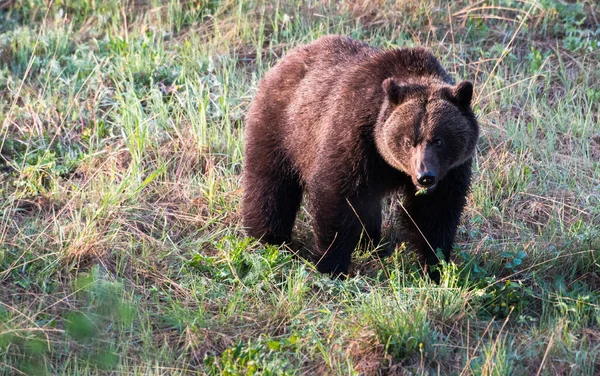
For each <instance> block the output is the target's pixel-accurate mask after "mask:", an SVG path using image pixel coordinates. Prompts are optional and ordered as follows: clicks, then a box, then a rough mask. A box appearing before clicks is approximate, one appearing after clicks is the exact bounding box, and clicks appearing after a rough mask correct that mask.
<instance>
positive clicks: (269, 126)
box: [242, 36, 479, 278]
mask: <svg viewBox="0 0 600 376" xmlns="http://www.w3.org/2000/svg"><path fill="white" fill-rule="evenodd" d="M472 95H473V86H472V84H471V83H470V82H467V81H463V82H461V83H459V84H458V85H454V83H453V81H452V79H451V78H450V76H449V75H448V73H446V71H445V70H444V69H443V68H442V66H441V65H440V63H439V61H438V60H437V59H436V58H435V57H434V56H433V55H432V54H431V53H430V52H429V51H428V50H426V49H424V48H399V49H385V50H379V49H376V48H373V47H370V46H369V45H367V44H365V43H362V42H359V41H356V40H352V39H350V38H347V37H342V36H327V37H323V38H321V39H319V40H317V41H316V42H313V43H311V44H308V45H305V46H301V47H297V48H295V49H293V50H292V51H291V52H289V53H288V55H287V56H286V57H285V58H283V59H282V60H281V61H280V62H279V63H278V64H276V65H275V66H274V67H273V68H272V69H271V70H270V71H269V72H268V73H267V74H266V76H265V77H264V78H263V79H262V81H261V82H260V84H259V89H258V93H257V94H256V97H255V98H254V100H253V102H252V104H251V106H250V108H249V111H248V114H247V119H246V129H245V162H244V168H243V185H244V195H243V199H242V214H243V224H244V227H245V228H246V230H247V232H248V234H249V235H250V236H254V237H257V238H260V239H261V240H262V241H264V242H267V243H271V244H281V243H284V242H288V241H289V240H290V237H291V232H292V227H293V224H294V220H295V217H296V213H297V211H298V208H299V206H300V203H301V201H302V195H303V192H304V191H306V192H307V196H308V203H309V205H308V209H309V213H310V215H311V217H312V224H313V228H314V233H315V239H316V253H317V255H318V260H317V269H318V270H319V271H320V272H323V273H330V274H332V275H340V274H344V275H345V274H347V273H348V270H349V267H350V262H351V255H352V252H353V250H354V249H355V247H356V246H357V245H358V243H359V240H360V239H361V236H363V239H369V241H370V242H371V243H372V244H375V245H376V244H378V243H379V242H380V239H381V216H382V213H381V211H382V199H383V198H384V196H385V195H386V194H389V193H391V192H394V191H398V190H401V191H402V192H403V196H404V199H403V203H404V205H403V206H404V208H405V209H406V210H405V211H402V212H401V214H400V215H401V218H399V219H400V221H401V223H402V224H403V225H402V228H403V231H402V236H403V237H404V238H405V240H406V241H407V242H408V243H409V245H412V247H414V248H415V249H416V250H418V252H420V254H421V255H422V256H423V259H424V262H425V264H426V265H427V264H428V265H434V264H436V263H437V262H438V257H437V254H436V251H437V250H438V249H441V251H442V254H443V255H444V257H445V258H446V260H447V259H448V258H449V256H450V252H451V250H452V246H453V242H454V236H455V233H456V229H457V226H458V223H459V220H460V216H461V213H462V211H463V207H464V206H465V201H466V196H467V193H468V191H469V186H470V182H471V160H472V158H473V155H474V151H475V145H476V142H477V139H478V135H479V126H478V124H477V121H476V118H475V116H474V114H473V111H472V110H471V107H470V103H471V98H472ZM438 277H439V275H438ZM435 278H437V277H435Z"/></svg>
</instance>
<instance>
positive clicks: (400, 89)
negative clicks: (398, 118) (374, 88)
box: [381, 77, 409, 104]
mask: <svg viewBox="0 0 600 376" xmlns="http://www.w3.org/2000/svg"><path fill="white" fill-rule="evenodd" d="M381 86H382V87H383V90H384V91H385V93H386V94H387V97H388V99H389V100H390V102H392V103H393V104H400V103H402V102H404V100H405V99H406V94H408V91H409V90H408V87H406V86H400V85H398V84H397V83H396V82H394V79H393V78H391V77H390V78H386V79H385V80H384V81H383V84H382V85H381Z"/></svg>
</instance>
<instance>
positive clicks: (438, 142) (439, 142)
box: [433, 138, 442, 146]
mask: <svg viewBox="0 0 600 376" xmlns="http://www.w3.org/2000/svg"><path fill="white" fill-rule="evenodd" d="M433 144H434V145H435V146H441V145H442V139H441V138H436V139H435V140H433Z"/></svg>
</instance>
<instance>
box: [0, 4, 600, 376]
mask: <svg viewBox="0 0 600 376" xmlns="http://www.w3.org/2000/svg"><path fill="white" fill-rule="evenodd" d="M448 3H449V2H446V1H441V0H426V1H421V2H414V1H396V2H385V1H380V2H372V1H341V2H333V1H305V2H302V1H278V2H276V1H258V0H249V1H244V2H236V1H229V0H222V1H216V0H215V1H202V0H200V1H177V0H169V1H165V2H158V1H156V2H150V1H135V2H134V1H129V2H120V1H114V0H94V1H84V0H54V1H43V0H8V1H3V2H1V1H0V124H2V127H1V128H0V145H1V158H0V374H17V375H18V374H36V375H38V374H44V373H46V374H83V375H85V374H98V373H115V374H122V373H128V374H139V375H142V374H144V375H145V374H155V375H159V374H164V375H172V374H189V373H194V372H195V373H197V374H227V375H237V374H267V375H268V374H271V375H280V374H305V375H312V374H339V375H347V374H366V375H376V374H400V375H403V374H443V375H469V374H474V375H512V374H518V375H521V374H523V375H530V374H531V375H555V374H578V375H579V374H583V375H594V374H598V373H599V372H600V357H599V354H600V327H599V323H600V292H599V291H600V276H599V272H600V265H599V258H600V244H599V243H600V241H599V240H598V239H600V164H599V160H600V128H599V127H598V122H599V119H598V113H599V107H600V105H599V103H600V70H599V69H598V66H599V64H600V9H599V8H598V6H597V5H596V2H594V1H582V2H579V3H577V4H573V2H566V1H562V0H536V1H534V0H523V1H518V0H491V1H483V2H480V1H467V0H463V1H457V2H452V5H448ZM331 33H338V34H345V35H349V36H351V37H354V38H357V39H361V40H364V41H366V42H368V43H371V44H373V45H376V46H379V47H395V46H417V45H424V46H428V47H429V48H431V49H432V51H434V53H435V54H436V55H437V56H439V58H440V59H441V61H442V62H443V65H444V66H445V67H446V68H447V69H448V70H449V72H450V73H451V74H453V75H454V76H455V77H456V78H457V79H469V80H472V81H474V84H475V91H476V92H475V99H474V103H475V105H474V109H475V112H476V114H477V116H478V119H479V122H480V125H481V130H482V137H481V139H480V142H479V144H478V150H477V156H476V160H475V163H474V175H475V178H474V182H473V189H472V193H471V195H470V196H469V202H468V206H467V209H466V211H465V215H464V217H463V221H462V224H461V227H460V228H459V235H458V237H457V245H456V248H457V252H456V256H455V257H454V260H453V262H452V263H451V264H448V265H446V267H445V268H444V270H443V273H442V281H441V284H440V285H436V284H434V283H432V282H430V281H428V280H426V279H423V278H422V275H421V272H420V267H419V265H418V263H417V260H416V258H415V256H414V254H412V253H410V252H406V251H405V250H404V248H403V247H398V248H397V249H396V251H395V252H394V253H393V254H392V255H391V256H390V257H388V258H386V259H383V260H379V259H377V258H375V257H373V255H371V254H366V253H361V254H359V255H358V256H357V257H358V258H359V259H360V262H359V263H357V265H359V266H358V267H357V268H356V270H355V277H353V278H349V279H347V280H346V281H339V280H331V279H330V278H328V277H327V276H323V275H321V274H320V273H318V272H316V271H315V270H314V267H313V266H312V264H311V263H309V262H307V261H305V260H304V258H303V255H305V254H306V252H308V250H309V249H310V246H311V243H310V227H309V221H310V218H308V216H307V215H306V212H305V211H304V210H301V213H300V220H299V221H298V224H297V226H296V229H295V232H296V233H297V234H298V237H297V239H298V241H297V243H298V244H297V245H295V246H294V247H292V248H291V249H284V248H276V247H264V246H261V245H260V244H259V243H258V242H256V241H254V240H251V239H248V238H246V237H245V236H244V232H243V231H242V228H241V218H240V207H239V202H240V198H241V195H242V191H241V175H240V172H241V165H242V160H243V148H242V145H243V127H244V122H243V118H244V113H245V111H246V109H247V106H248V104H249V103H250V100H251V98H252V96H253V95H254V93H255V90H256V87H257V82H258V80H259V79H260V77H262V75H263V74H264V73H265V72H266V70H267V69H268V68H269V67H270V66H272V65H273V64H274V63H275V61H277V59H278V58H280V57H281V56H282V55H283V54H284V53H285V51H287V50H289V49H290V48H292V47H294V46H296V45H299V44H302V43H306V42H309V41H312V40H314V39H316V38H318V37H319V36H321V35H325V34H331ZM401 202H402V197H393V198H390V199H389V200H388V201H387V202H386V205H387V207H388V208H390V209H391V211H397V210H402V207H401ZM393 227H394V223H393V221H391V220H390V219H389V218H388V220H387V221H386V229H384V231H388V232H389V231H390V228H393ZM296 251H299V252H296Z"/></svg>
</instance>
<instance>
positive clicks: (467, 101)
mask: <svg viewBox="0 0 600 376" xmlns="http://www.w3.org/2000/svg"><path fill="white" fill-rule="evenodd" d="M446 96H447V97H448V99H449V100H451V101H452V102H454V103H456V104H457V105H459V106H460V107H463V108H467V107H469V106H470V105H471V100H472V99H473V84H472V83H471V82H469V81H463V82H461V83H460V84H458V85H456V86H455V87H453V88H451V89H449V90H448V91H447V92H446Z"/></svg>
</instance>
